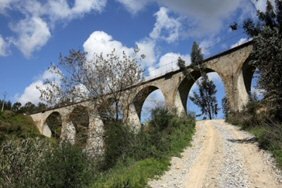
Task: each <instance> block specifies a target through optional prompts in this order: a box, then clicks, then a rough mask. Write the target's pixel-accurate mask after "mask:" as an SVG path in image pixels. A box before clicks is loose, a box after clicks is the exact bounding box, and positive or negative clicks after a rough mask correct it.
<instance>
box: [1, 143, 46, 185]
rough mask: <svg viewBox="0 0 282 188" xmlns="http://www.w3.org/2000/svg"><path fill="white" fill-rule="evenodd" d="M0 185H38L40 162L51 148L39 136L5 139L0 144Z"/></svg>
mask: <svg viewBox="0 0 282 188" xmlns="http://www.w3.org/2000/svg"><path fill="white" fill-rule="evenodd" d="M0 146H1V147H0V161H1V163H0V187H19V188H20V187H39V183H38V181H39V179H40V178H44V177H40V176H38V173H39V172H40V171H41V169H40V163H41V162H42V159H43V158H44V156H45V155H46V153H48V152H49V150H50V149H51V145H50V142H48V141H47V140H45V139H39V138H26V139H24V140H20V139H10V140H6V141H4V142H3V143H1V145H0Z"/></svg>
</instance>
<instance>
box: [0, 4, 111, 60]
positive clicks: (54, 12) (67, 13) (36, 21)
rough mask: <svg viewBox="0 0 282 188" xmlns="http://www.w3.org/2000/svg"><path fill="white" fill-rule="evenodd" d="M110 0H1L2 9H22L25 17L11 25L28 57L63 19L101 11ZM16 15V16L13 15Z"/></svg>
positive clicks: (21, 11) (12, 39)
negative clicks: (71, 0)
mask: <svg viewBox="0 0 282 188" xmlns="http://www.w3.org/2000/svg"><path fill="white" fill-rule="evenodd" d="M106 2H107V0H74V2H73V5H71V3H70V2H69V1H67V0H47V1H43V2H42V1H35V0H25V1H20V0H1V1H0V13H2V14H7V16H10V15H9V14H10V13H11V14H12V13H13V12H17V13H20V14H19V15H23V18H20V20H19V19H15V20H12V21H11V22H10V23H9V26H10V29H11V30H12V31H13V32H14V33H15V34H16V35H17V37H14V36H10V37H9V38H11V41H12V44H14V45H15V46H16V47H17V48H18V49H19V50H20V51H21V52H22V53H23V54H24V55H25V56H26V57H29V56H31V55H32V53H33V52H35V51H38V50H39V49H41V48H42V47H43V46H44V45H45V44H46V43H47V42H48V40H49V39H50V37H51V31H50V30H51V28H52V29H53V28H54V27H55V26H56V24H57V23H58V22H59V21H63V22H64V23H66V21H70V20H72V19H75V18H78V17H81V16H84V15H85V14H87V13H89V12H93V11H94V12H101V11H103V9H104V7H105V6H106ZM13 18H14V17H13Z"/></svg>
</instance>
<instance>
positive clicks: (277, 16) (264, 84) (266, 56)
mask: <svg viewBox="0 0 282 188" xmlns="http://www.w3.org/2000/svg"><path fill="white" fill-rule="evenodd" d="M275 7H276V9H274V7H273V6H272V4H271V3H270V1H267V7H266V11H265V12H261V11H258V13H257V15H258V21H256V22H255V21H253V20H251V19H247V20H245V22H244V25H243V28H244V30H245V32H246V33H247V34H248V35H249V36H250V37H252V38H253V52H252V54H251V57H250V59H251V64H253V65H254V66H255V67H257V68H258V70H259V73H260V77H259V82H258V86H259V88H260V89H263V90H264V91H265V96H264V99H263V101H264V102H265V104H266V105H267V108H268V109H269V112H271V113H270V114H272V115H273V118H274V119H279V120H280V121H281V120H282V79H281V72H282V42H281V41H282V1H281V0H276V1H275Z"/></svg>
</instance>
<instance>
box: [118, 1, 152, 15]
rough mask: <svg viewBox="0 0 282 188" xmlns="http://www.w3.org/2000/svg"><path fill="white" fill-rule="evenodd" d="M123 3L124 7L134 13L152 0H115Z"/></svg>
mask: <svg viewBox="0 0 282 188" xmlns="http://www.w3.org/2000/svg"><path fill="white" fill-rule="evenodd" d="M116 1H118V2H120V3H121V4H123V6H125V8H126V9H127V10H128V11H129V12H131V13H132V14H136V13H137V12H139V11H141V10H142V9H143V8H144V7H145V6H146V5H147V4H148V3H149V2H151V1H152V0H141V1H140V0H139V1H136V0H116Z"/></svg>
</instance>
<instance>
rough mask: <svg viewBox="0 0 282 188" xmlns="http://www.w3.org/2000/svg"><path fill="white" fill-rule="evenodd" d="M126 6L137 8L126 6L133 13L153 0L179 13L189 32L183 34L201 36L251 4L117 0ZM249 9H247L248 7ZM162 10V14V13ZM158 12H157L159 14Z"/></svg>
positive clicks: (238, 0)
mask: <svg viewBox="0 0 282 188" xmlns="http://www.w3.org/2000/svg"><path fill="white" fill-rule="evenodd" d="M118 1H119V2H122V4H123V5H124V6H126V7H134V6H137V7H138V8H128V10H129V11H130V12H131V13H133V14H135V13H136V12H137V11H139V10H142V9H143V8H144V7H145V6H146V5H147V4H148V3H150V2H155V3H158V4H159V5H160V6H163V7H166V8H167V9H169V10H171V11H173V12H175V13H177V14H178V15H181V16H182V18H183V17H186V19H181V20H182V23H184V22H186V23H185V24H187V25H188V28H187V29H188V30H189V32H187V33H185V34H184V33H183V35H189V36H202V35H204V34H207V33H209V34H214V33H217V32H218V31H220V29H221V27H222V25H223V21H224V20H225V19H227V18H229V17H230V15H232V14H233V13H234V12H235V11H236V10H238V9H241V10H243V11H244V9H246V6H251V3H250V2H246V1H243V0H226V1H221V0H213V1H206V0H198V1H195V0H174V1H171V0H151V1H149V0H146V1H144V2H143V1H142V2H143V3H139V2H140V1H138V0H118ZM248 10H249V9H248ZM164 12H165V11H164V10H162V12H160V13H162V14H164ZM160 13H159V14H160ZM191 28H193V30H191Z"/></svg>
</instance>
